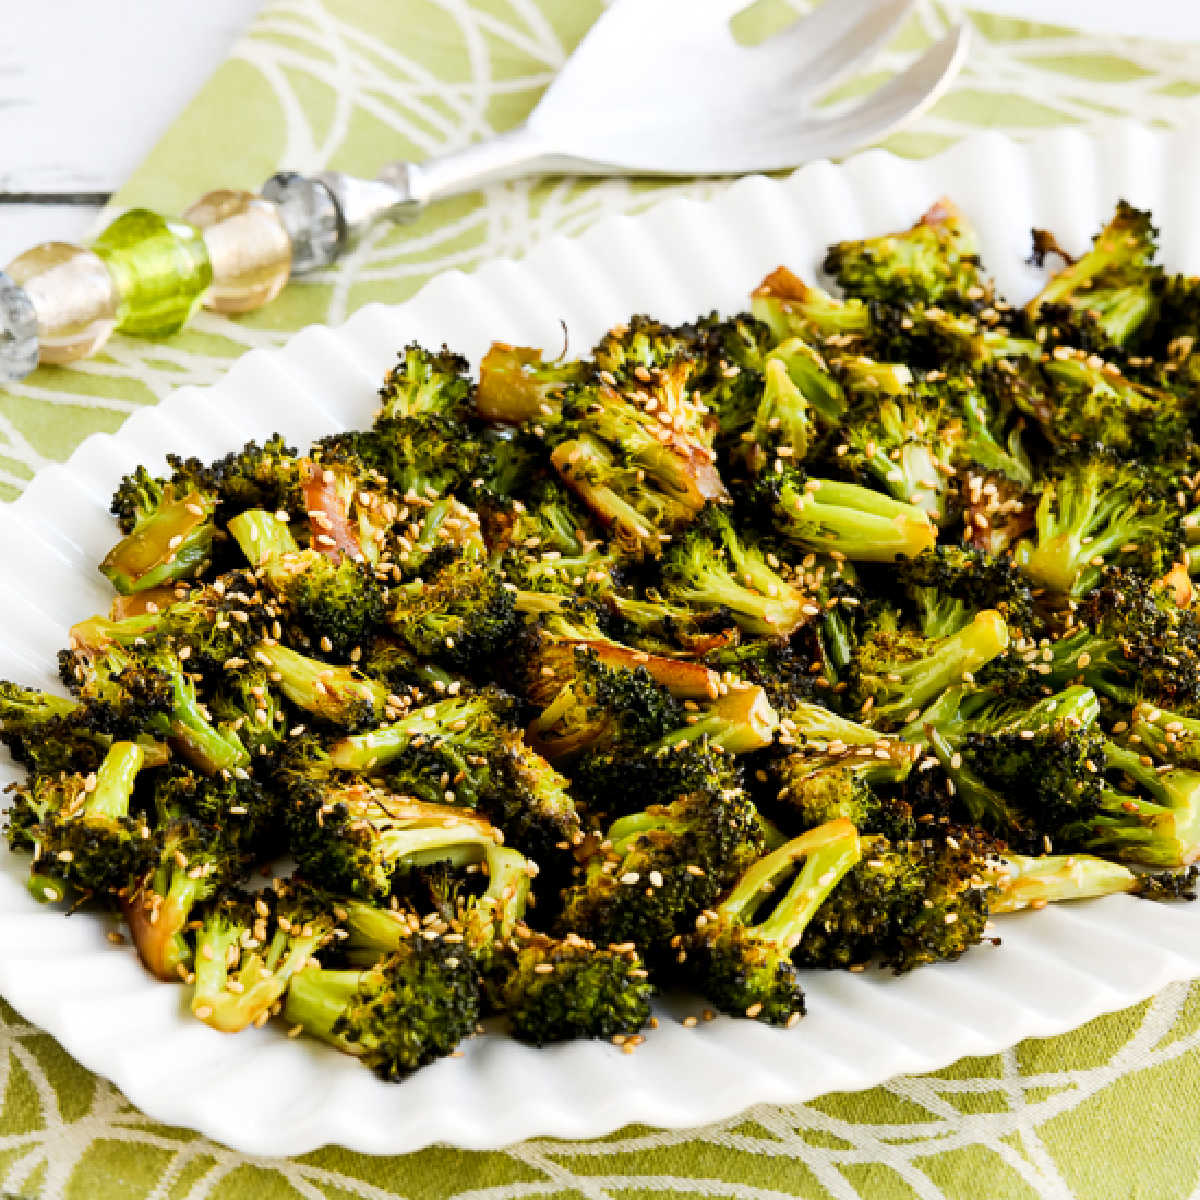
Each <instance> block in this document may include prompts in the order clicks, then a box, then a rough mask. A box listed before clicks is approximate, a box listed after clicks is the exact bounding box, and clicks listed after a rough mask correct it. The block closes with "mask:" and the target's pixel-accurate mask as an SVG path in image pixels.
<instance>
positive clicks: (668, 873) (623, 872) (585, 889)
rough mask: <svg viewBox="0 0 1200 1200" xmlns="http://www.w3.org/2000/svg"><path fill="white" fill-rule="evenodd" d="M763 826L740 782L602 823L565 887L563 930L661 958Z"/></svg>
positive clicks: (745, 858)
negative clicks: (600, 837) (604, 828)
mask: <svg viewBox="0 0 1200 1200" xmlns="http://www.w3.org/2000/svg"><path fill="white" fill-rule="evenodd" d="M764 837H765V833H764V829H763V825H762V823H761V820H760V818H759V816H758V813H757V811H756V809H755V807H754V805H753V804H752V803H751V801H750V799H749V798H748V797H747V796H746V794H745V793H744V792H743V791H741V790H740V789H730V790H722V791H719V792H709V791H700V792H693V793H691V794H689V795H686V796H682V797H681V798H680V799H678V800H674V801H672V802H671V803H670V804H666V805H662V804H655V805H651V806H650V807H649V808H647V809H646V810H645V811H643V812H638V813H632V814H630V815H628V816H624V817H621V818H619V819H618V820H616V821H614V822H613V824H612V825H610V826H609V828H608V832H607V834H606V835H605V838H604V841H603V843H602V844H601V846H600V847H599V849H598V850H597V851H596V853H595V854H594V855H593V856H592V857H591V858H590V859H589V860H588V863H587V866H586V870H585V877H584V879H583V881H582V882H580V883H579V884H577V885H575V886H574V887H572V888H571V889H569V890H568V892H567V893H566V896H565V898H564V905H563V914H562V917H561V918H560V922H561V925H562V928H563V930H564V931H574V932H579V933H583V934H585V935H587V936H588V937H590V938H593V939H594V940H595V941H597V942H598V943H600V944H602V945H607V944H614V943H615V944H621V943H625V942H632V943H634V945H636V946H637V947H638V949H639V950H640V951H641V953H642V954H643V955H644V956H645V957H646V958H648V959H650V960H651V961H657V962H663V961H666V962H669V961H670V959H671V958H673V957H674V956H675V955H674V952H675V947H676V945H677V944H678V943H677V942H676V939H677V938H678V937H680V936H681V935H682V934H684V933H686V932H687V931H688V930H689V929H690V928H692V926H693V925H694V923H695V920H696V916H697V914H698V913H700V912H702V911H703V910H704V909H706V908H709V907H711V905H712V904H713V903H714V901H715V900H716V898H717V897H718V896H719V895H720V894H721V892H722V891H723V890H724V889H725V888H727V887H729V886H730V885H731V884H732V883H733V881H734V880H735V879H736V878H737V877H738V876H739V875H740V874H741V873H742V871H744V870H745V869H746V868H747V867H748V866H749V864H750V863H751V862H753V861H754V860H755V859H756V858H757V857H758V856H759V855H760V854H761V853H762V849H763V843H764Z"/></svg>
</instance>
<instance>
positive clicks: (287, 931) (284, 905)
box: [191, 882, 335, 1033]
mask: <svg viewBox="0 0 1200 1200" xmlns="http://www.w3.org/2000/svg"><path fill="white" fill-rule="evenodd" d="M334 927H335V924H334V919H333V916H332V914H331V913H330V912H329V911H328V910H327V905H326V903H325V901H324V899H323V897H322V896H321V895H320V894H319V893H316V892H313V891H311V890H310V889H307V888H304V887H302V886H298V885H288V884H285V883H282V882H277V883H276V885H275V887H274V888H269V889H266V890H265V891H262V892H258V893H255V894H253V895H251V894H249V893H246V892H241V891H237V890H235V889H231V890H229V891H228V892H226V893H225V894H224V895H223V896H222V897H221V898H220V899H219V900H218V901H217V902H216V903H214V904H213V905H212V906H211V907H210V908H209V909H208V911H207V913H206V915H205V917H204V923H203V925H202V926H201V927H200V929H199V930H198V931H197V933H196V953H195V955H194V958H193V962H194V971H193V972H192V974H193V976H194V987H193V990H192V998H191V1009H192V1015H193V1016H195V1017H197V1018H198V1019H199V1020H201V1021H203V1022H205V1024H207V1025H211V1026H212V1027H213V1028H214V1029H219V1030H220V1031H221V1032H222V1033H237V1032H238V1031H239V1030H242V1029H245V1028H246V1027H247V1026H249V1025H259V1024H264V1023H265V1022H266V1021H267V1019H268V1017H269V1016H270V1015H271V1012H272V1009H274V1007H275V1005H276V1004H277V1003H279V1002H280V1001H281V1000H282V999H283V997H284V993H285V992H286V991H287V988H288V984H289V983H290V982H291V980H292V979H293V978H294V977H295V975H296V974H297V972H300V971H303V970H305V969H308V964H309V962H310V961H312V959H313V955H314V954H315V953H316V952H317V951H318V950H320V949H321V947H322V946H324V945H325V944H326V943H327V942H329V941H330V939H331V938H332V937H333V932H334ZM230 985H233V986H230Z"/></svg>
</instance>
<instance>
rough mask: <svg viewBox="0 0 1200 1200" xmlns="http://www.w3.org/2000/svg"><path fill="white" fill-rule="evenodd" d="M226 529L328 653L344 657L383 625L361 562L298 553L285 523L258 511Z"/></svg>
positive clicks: (377, 595) (377, 594) (376, 594)
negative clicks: (334, 559) (325, 647)
mask: <svg viewBox="0 0 1200 1200" xmlns="http://www.w3.org/2000/svg"><path fill="white" fill-rule="evenodd" d="M228 529H229V533H230V535H231V536H232V537H233V539H234V540H235V541H236V542H237V544H238V546H239V547H241V550H242V553H243V554H245V556H246V557H247V559H249V561H250V563H251V564H252V565H253V566H255V567H260V568H262V570H263V572H264V574H265V576H266V579H267V582H268V584H269V585H270V586H271V588H272V590H273V591H274V592H275V593H276V595H277V596H279V598H280V599H281V600H282V601H283V602H284V603H285V604H286V605H287V606H288V607H289V608H290V609H291V611H292V612H293V613H294V614H295V617H296V619H297V620H298V621H299V622H300V624H301V625H302V626H303V627H304V628H305V630H306V631H307V632H308V633H309V634H311V636H312V637H313V638H314V640H318V641H321V643H322V647H323V648H324V646H325V645H326V644H328V650H327V653H331V654H336V655H339V656H345V655H349V653H350V651H351V650H353V649H355V648H356V647H361V646H362V645H363V644H364V643H366V642H367V640H368V639H369V638H370V636H371V634H372V633H373V632H374V631H375V630H376V629H378V628H379V627H380V626H381V625H382V624H383V619H384V604H383V597H382V593H381V591H380V588H379V585H378V584H377V583H376V581H375V579H374V576H373V575H372V574H371V572H370V570H369V569H368V568H367V567H366V566H365V565H364V564H361V563H356V562H354V561H353V560H352V559H350V558H342V559H340V560H339V561H337V562H334V561H333V560H332V559H331V558H330V557H329V556H327V555H325V554H322V553H320V552H318V551H316V550H312V549H309V550H301V549H300V548H299V547H298V546H297V545H296V541H295V539H294V538H293V537H292V533H291V530H290V529H289V528H288V525H287V523H286V522H285V521H280V520H279V519H278V517H277V516H276V515H275V514H274V513H269V512H265V511H263V510H262V509H251V510H249V511H247V512H244V513H242V514H240V515H239V516H237V517H234V518H233V519H232V520H231V521H230V522H229V525H228Z"/></svg>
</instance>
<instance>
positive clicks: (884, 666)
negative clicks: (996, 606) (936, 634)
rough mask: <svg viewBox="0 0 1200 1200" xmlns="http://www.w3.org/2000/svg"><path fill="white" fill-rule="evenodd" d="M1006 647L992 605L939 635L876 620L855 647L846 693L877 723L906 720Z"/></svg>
mask: <svg viewBox="0 0 1200 1200" xmlns="http://www.w3.org/2000/svg"><path fill="white" fill-rule="evenodd" d="M1007 646H1008V627H1007V626H1006V625H1005V623H1004V618H1003V617H1002V616H1001V615H1000V614H999V613H998V612H995V611H994V610H992V609H984V610H983V611H982V612H978V613H976V614H975V616H974V617H973V618H972V620H971V623H970V624H969V625H965V626H964V627H963V628H962V629H960V630H958V631H957V632H955V633H952V634H948V635H947V636H945V637H940V638H927V637H924V636H922V635H921V634H919V633H915V632H913V631H911V630H906V629H893V628H888V627H887V626H885V625H883V624H880V625H879V626H878V627H877V628H875V629H874V630H873V631H872V632H870V633H869V634H868V635H867V636H866V637H864V638H863V639H862V641H861V642H860V643H859V644H858V646H857V647H856V649H855V652H854V660H853V662H852V663H851V674H850V690H849V697H850V699H851V700H852V701H853V702H854V703H856V704H858V705H859V706H860V709H861V711H862V712H863V713H864V714H866V713H869V714H870V719H871V721H872V722H873V723H875V724H878V725H880V726H882V727H894V726H896V725H900V724H905V723H907V722H909V721H911V720H912V719H913V718H914V717H915V715H916V714H917V713H919V712H920V711H921V710H922V709H923V708H924V707H925V706H926V705H927V704H928V703H929V702H930V701H931V700H933V699H934V698H935V697H936V696H938V695H940V694H941V693H942V692H944V691H945V690H946V688H948V687H951V686H953V685H954V684H957V683H960V682H962V680H963V679H964V677H966V678H970V677H971V676H973V675H974V673H975V672H976V671H978V670H980V668H982V667H983V666H984V665H985V664H986V663H988V662H990V661H991V660H992V659H993V658H995V657H996V656H997V655H999V654H1002V653H1003V652H1004V650H1005V649H1006V648H1007Z"/></svg>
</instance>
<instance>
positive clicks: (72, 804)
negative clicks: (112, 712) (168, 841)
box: [31, 742, 150, 894]
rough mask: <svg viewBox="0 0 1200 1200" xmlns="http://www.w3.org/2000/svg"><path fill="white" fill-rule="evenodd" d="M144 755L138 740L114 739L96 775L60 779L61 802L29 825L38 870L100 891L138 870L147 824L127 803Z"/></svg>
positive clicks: (115, 886) (87, 889)
mask: <svg viewBox="0 0 1200 1200" xmlns="http://www.w3.org/2000/svg"><path fill="white" fill-rule="evenodd" d="M145 760H146V756H145V754H144V752H143V750H142V748H141V747H140V746H139V745H137V744H136V743H134V742H114V743H113V744H112V746H111V747H110V749H109V751H108V753H107V754H106V755H105V756H104V761H103V762H102V763H101V764H100V767H99V769H98V770H97V771H96V772H95V774H94V775H89V776H86V777H84V778H78V777H76V778H75V779H72V780H70V781H69V782H66V783H64V785H63V787H62V795H61V802H60V803H59V804H58V805H57V806H56V807H53V808H50V809H49V810H48V811H47V812H46V813H45V816H44V817H43V819H42V820H41V821H40V822H39V823H38V824H37V826H36V827H35V828H34V829H33V830H32V831H31V833H32V834H33V837H34V839H35V846H34V863H33V869H34V871H35V872H36V873H37V874H40V875H47V876H54V877H58V878H60V879H62V880H65V881H66V882H67V883H69V884H71V885H74V886H75V887H77V888H79V889H80V890H81V891H83V892H87V893H101V894H103V893H105V892H109V891H115V890H116V889H118V888H121V887H124V886H125V885H126V884H127V883H128V882H129V880H131V879H135V878H137V877H138V876H139V875H140V874H141V871H142V870H143V868H144V864H145V862H146V860H147V857H148V854H149V850H150V843H149V842H148V841H147V839H148V837H149V829H148V828H147V825H146V822H145V820H144V819H143V818H142V817H139V816H134V815H132V814H131V812H130V803H131V801H132V798H133V789H134V784H135V782H136V781H137V776H138V772H139V771H141V769H142V767H143V766H144V765H145Z"/></svg>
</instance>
